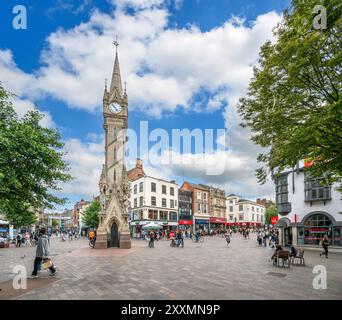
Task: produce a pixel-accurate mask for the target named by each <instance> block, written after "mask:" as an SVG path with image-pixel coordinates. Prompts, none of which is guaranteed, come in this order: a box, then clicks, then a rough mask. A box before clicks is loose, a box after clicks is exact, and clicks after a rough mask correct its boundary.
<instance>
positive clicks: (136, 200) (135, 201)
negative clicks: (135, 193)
mask: <svg viewBox="0 0 342 320" xmlns="http://www.w3.org/2000/svg"><path fill="white" fill-rule="evenodd" d="M137 206H138V199H137V198H135V199H134V208H136V207H137Z"/></svg>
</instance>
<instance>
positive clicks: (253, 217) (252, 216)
mask: <svg viewBox="0 0 342 320" xmlns="http://www.w3.org/2000/svg"><path fill="white" fill-rule="evenodd" d="M252 221H254V213H253V214H252Z"/></svg>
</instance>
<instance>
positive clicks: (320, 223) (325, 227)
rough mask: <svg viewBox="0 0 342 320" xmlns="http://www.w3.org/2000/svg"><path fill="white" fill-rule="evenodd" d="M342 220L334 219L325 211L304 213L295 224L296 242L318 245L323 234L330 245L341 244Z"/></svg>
mask: <svg viewBox="0 0 342 320" xmlns="http://www.w3.org/2000/svg"><path fill="white" fill-rule="evenodd" d="M341 229H342V222H341V221H336V220H335V219H334V218H333V217H332V216H330V215H329V214H328V213H326V212H314V213H310V214H308V215H306V216H305V217H304V218H303V220H302V222H301V223H299V224H298V225H297V237H298V244H299V245H301V244H304V245H315V246H319V245H320V241H321V239H322V238H323V236H324V235H325V234H327V235H328V237H329V242H330V245H333V246H342V242H341Z"/></svg>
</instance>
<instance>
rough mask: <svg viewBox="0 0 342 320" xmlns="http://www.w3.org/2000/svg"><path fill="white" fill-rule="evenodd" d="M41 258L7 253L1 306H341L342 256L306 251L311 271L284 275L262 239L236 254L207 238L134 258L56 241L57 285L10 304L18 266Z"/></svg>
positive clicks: (2, 260) (46, 280) (162, 245)
mask: <svg viewBox="0 0 342 320" xmlns="http://www.w3.org/2000/svg"><path fill="white" fill-rule="evenodd" d="M34 253H35V248H31V247H23V248H9V249H1V250H0V289H1V291H0V299H5V298H6V299H28V300H30V299H34V300H36V299H49V300H50V299H51V300H55V299H62V300H79V299H124V300H136V299H148V300H158V299H167V300H169V299H180V300H181V299H190V300H195V299H229V300H230V299H296V300H298V299H342V254H340V253H331V254H330V256H329V259H325V258H320V257H319V253H318V252H317V251H308V250H306V251H305V260H306V266H298V265H297V266H296V265H295V266H291V268H290V269H288V268H277V267H273V266H272V264H271V263H270V261H269V258H270V256H271V255H272V250H270V249H268V248H264V247H258V245H257V243H256V239H255V235H252V236H251V239H250V240H243V239H242V237H241V236H240V235H233V237H232V242H231V244H230V247H229V248H227V246H226V243H225V240H224V239H223V238H218V237H212V238H210V237H206V238H205V241H204V243H201V244H196V243H192V241H191V240H186V241H185V247H184V248H171V247H170V245H169V241H166V240H162V241H158V242H156V244H155V248H152V249H151V248H148V247H147V241H143V240H132V249H130V250H123V249H117V248H111V249H106V250H96V249H91V248H89V247H88V242H87V241H86V240H74V241H66V242H61V240H59V239H56V238H52V241H51V254H52V257H53V261H54V263H55V265H56V266H57V269H58V274H57V275H56V276H55V278H53V280H51V277H49V275H48V272H47V271H42V272H41V273H40V277H41V278H40V279H30V280H28V288H27V290H25V291H22V290H15V291H14V290H13V289H12V291H11V292H7V293H8V295H7V296H6V290H9V289H8V288H9V287H11V286H10V284H11V283H12V281H11V279H12V278H13V277H14V274H13V273H12V272H11V271H12V268H13V266H15V265H25V266H26V268H27V272H28V276H29V275H30V274H31V272H32V265H33V258H34ZM315 265H324V266H325V267H326V270H327V289H326V290H315V289H313V285H312V281H313V278H314V277H315V276H316V274H313V273H312V271H313V267H314V266H315ZM35 281H36V282H35ZM38 281H39V282H38ZM13 292H14V293H13ZM1 295H2V296H1ZM1 297H2V298H1Z"/></svg>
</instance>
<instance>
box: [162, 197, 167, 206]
mask: <svg viewBox="0 0 342 320" xmlns="http://www.w3.org/2000/svg"><path fill="white" fill-rule="evenodd" d="M162 207H163V208H166V199H165V198H162Z"/></svg>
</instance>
